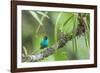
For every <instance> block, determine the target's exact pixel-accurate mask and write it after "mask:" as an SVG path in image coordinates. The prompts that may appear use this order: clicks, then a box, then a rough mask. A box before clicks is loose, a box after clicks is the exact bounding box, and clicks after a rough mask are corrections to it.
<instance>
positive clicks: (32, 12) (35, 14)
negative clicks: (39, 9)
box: [29, 11, 43, 25]
mask: <svg viewBox="0 0 100 73" xmlns="http://www.w3.org/2000/svg"><path fill="white" fill-rule="evenodd" d="M29 13H30V14H31V15H32V16H33V17H34V18H35V19H36V20H37V21H38V23H39V24H40V25H43V23H42V21H41V20H40V18H39V17H38V14H37V13H36V12H34V11H29Z"/></svg>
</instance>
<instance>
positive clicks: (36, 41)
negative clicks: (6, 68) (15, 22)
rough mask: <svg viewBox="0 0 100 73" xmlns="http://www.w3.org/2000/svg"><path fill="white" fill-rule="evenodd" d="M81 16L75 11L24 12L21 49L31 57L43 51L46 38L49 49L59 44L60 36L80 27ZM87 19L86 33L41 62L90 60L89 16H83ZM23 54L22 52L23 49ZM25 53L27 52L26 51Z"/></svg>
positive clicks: (84, 14) (86, 14) (87, 14)
mask: <svg viewBox="0 0 100 73" xmlns="http://www.w3.org/2000/svg"><path fill="white" fill-rule="evenodd" d="M78 14H79V13H75V12H53V11H48V12H46V11H33V10H22V46H24V47H26V49H27V53H28V54H36V53H39V52H40V51H41V49H40V42H41V40H42V38H43V37H44V36H45V35H47V36H48V38H49V47H50V46H52V45H53V44H54V43H55V42H57V40H58V38H59V36H60V34H61V33H62V32H63V33H67V34H72V33H71V32H72V31H73V30H74V29H76V28H77V26H78V25H79V20H78ZM81 15H83V16H84V17H86V32H85V34H83V35H80V36H76V38H74V39H72V40H70V41H68V43H67V44H66V45H65V46H64V47H63V48H60V49H58V50H56V52H55V53H54V54H52V55H50V56H49V57H47V58H45V59H44V60H41V61H43V62H44V61H62V60H80V59H89V57H90V56H89V55H90V50H89V47H90V42H89V41H90V34H89V32H90V14H89V13H81ZM22 51H23V50H22ZM23 52H24V51H23Z"/></svg>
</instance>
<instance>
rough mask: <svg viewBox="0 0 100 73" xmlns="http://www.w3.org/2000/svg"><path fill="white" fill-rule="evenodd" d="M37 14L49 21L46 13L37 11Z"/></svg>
mask: <svg viewBox="0 0 100 73" xmlns="http://www.w3.org/2000/svg"><path fill="white" fill-rule="evenodd" d="M37 13H38V14H40V15H42V16H43V17H46V18H48V19H49V16H48V15H47V12H46V13H45V12H42V11H37Z"/></svg>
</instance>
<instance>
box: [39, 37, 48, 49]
mask: <svg viewBox="0 0 100 73" xmlns="http://www.w3.org/2000/svg"><path fill="white" fill-rule="evenodd" d="M48 45H49V40H48V37H47V36H44V38H43V39H42V41H41V43H40V49H44V48H47V47H48Z"/></svg>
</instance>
